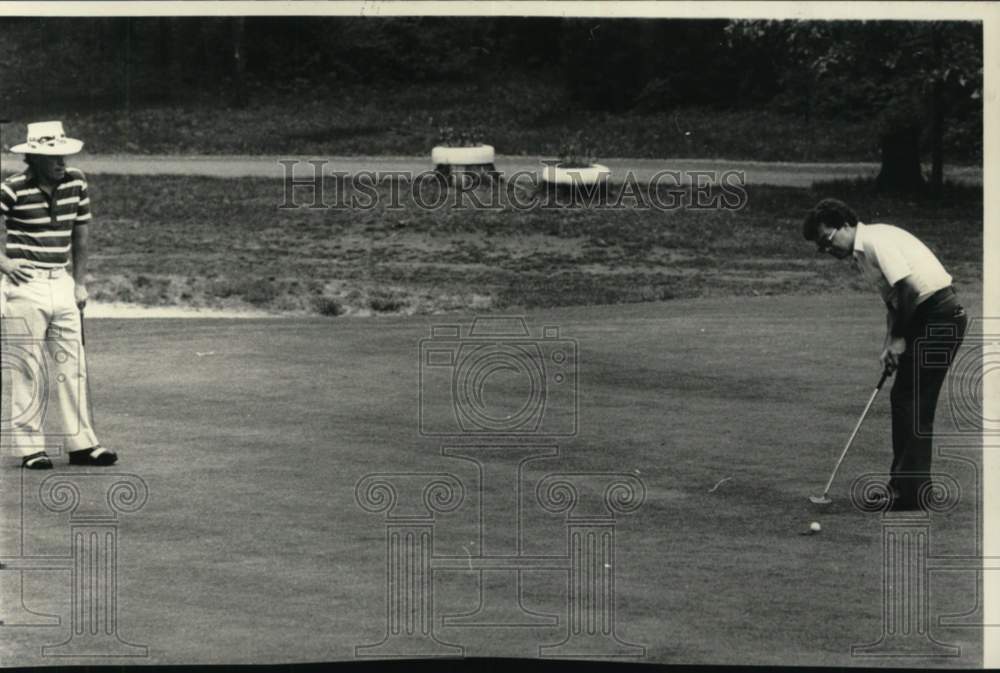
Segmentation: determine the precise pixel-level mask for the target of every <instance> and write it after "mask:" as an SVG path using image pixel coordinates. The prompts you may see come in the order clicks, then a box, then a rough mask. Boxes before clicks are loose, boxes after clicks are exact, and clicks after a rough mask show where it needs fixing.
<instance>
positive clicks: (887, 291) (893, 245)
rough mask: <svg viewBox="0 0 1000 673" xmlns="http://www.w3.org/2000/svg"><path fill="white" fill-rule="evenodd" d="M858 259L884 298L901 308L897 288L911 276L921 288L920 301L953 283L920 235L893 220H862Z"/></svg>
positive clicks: (857, 237) (856, 236) (857, 236)
mask: <svg viewBox="0 0 1000 673" xmlns="http://www.w3.org/2000/svg"><path fill="white" fill-rule="evenodd" d="M854 259H855V261H856V262H857V265H858V269H859V270H860V271H861V274H862V275H863V276H864V277H865V278H867V279H868V281H869V282H870V283H872V284H873V285H874V286H875V287H876V288H877V289H878V291H879V294H881V295H882V301H884V302H885V303H886V304H888V305H890V306H892V307H893V308H896V309H898V308H899V303H898V301H897V298H896V289H895V288H894V287H893V285H895V284H896V283H898V282H899V281H900V280H902V279H903V278H909V279H910V283H912V284H913V286H914V287H915V288H916V290H917V304H918V305H919V304H920V303H921V302H922V301H924V300H925V299H927V298H928V297H930V296H931V295H932V294H934V293H935V292H937V291H938V290H942V289H944V288H946V287H948V286H950V285H951V276H950V275H949V274H948V272H947V271H945V269H944V267H943V266H942V265H941V262H939V261H938V258H937V257H935V256H934V253H933V252H931V251H930V249H929V248H928V247H927V246H926V245H924V244H923V243H922V242H921V241H920V239H918V238H917V237H916V236H914V235H913V234H911V233H910V232H908V231H904V230H903V229H900V228H899V227H894V226H892V225H891V224H863V223H861V222H858V226H857V230H856V232H855V234H854Z"/></svg>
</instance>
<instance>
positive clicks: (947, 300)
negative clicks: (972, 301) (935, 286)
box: [913, 285, 961, 320]
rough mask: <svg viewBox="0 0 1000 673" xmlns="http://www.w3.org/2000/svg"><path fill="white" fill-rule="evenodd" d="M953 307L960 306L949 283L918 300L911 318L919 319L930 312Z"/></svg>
mask: <svg viewBox="0 0 1000 673" xmlns="http://www.w3.org/2000/svg"><path fill="white" fill-rule="evenodd" d="M955 308H961V304H959V303H958V295H957V294H956V293H955V290H954V288H952V287H951V286H950V285H949V286H948V287H946V288H943V289H940V290H938V291H937V292H935V293H934V294H932V295H931V296H929V297H927V299H925V300H923V301H922V302H920V305H919V306H917V308H916V310H915V311H914V312H913V319H914V320H921V319H923V318H924V317H926V316H927V315H929V314H931V313H937V312H938V311H947V310H951V309H955Z"/></svg>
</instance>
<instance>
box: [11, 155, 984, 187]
mask: <svg viewBox="0 0 1000 673" xmlns="http://www.w3.org/2000/svg"><path fill="white" fill-rule="evenodd" d="M546 159H549V160H550V159H551V157H540V156H498V157H497V161H496V167H497V170H499V171H501V172H502V173H504V174H505V175H508V176H510V175H512V174H514V173H517V172H520V171H527V172H529V173H532V174H534V173H538V172H539V170H540V168H541V166H542V162H543V160H546ZM280 161H286V162H287V161H297V162H299V164H300V165H299V167H297V168H295V174H296V175H297V176H299V177H308V176H309V175H310V173H309V171H311V170H312V168H311V167H310V166H309V165H308V164H307V163H306V162H309V161H321V162H324V163H323V164H322V166H323V171H324V172H325V173H327V174H329V173H333V172H343V173H346V174H349V175H353V174H356V173H358V172H361V171H377V172H381V173H386V172H390V171H408V172H412V173H420V172H422V171H426V170H428V169H430V168H432V165H431V163H430V159H429V158H425V157H386V156H382V157H334V156H331V157H322V156H295V155H287V156H223V155H213V156H169V155H156V156H154V155H148V156H147V155H90V154H83V155H80V156H79V157H76V158H75V159H73V165H74V166H77V167H78V168H80V169H82V170H83V171H85V172H87V173H92V174H101V173H105V174H128V175H158V174H172V175H205V176H214V177H220V178H239V177H264V178H267V177H270V178H281V177H284V176H285V171H286V170H287V169H286V167H285V165H283V164H281V163H279V162H280ZM601 163H603V164H604V165H606V166H608V168H610V169H611V174H612V180H613V181H622V180H624V179H625V176H626V175H627V174H628V171H632V173H633V174H634V175H635V179H636V180H638V181H640V182H646V181H649V180H650V179H652V178H653V176H655V175H656V174H657V173H659V172H661V171H680V172H681V173H682V174H683V175H682V180H683V181H684V182H685V183H687V182H690V181H692V180H695V179H697V178H696V177H694V173H695V172H697V171H709V172H720V173H721V172H724V171H743V172H744V173H745V184H748V185H754V184H756V185H774V186H779V187H809V186H810V185H812V183H813V182H815V181H817V180H838V179H851V178H864V177H874V176H875V175H877V174H878V170H879V164H877V163H784V162H765V161H743V160H728V159H602V160H601ZM21 165H22V162H21V158H20V156H18V155H12V154H3V155H0V170H2V171H10V170H15V169H17V167H19V166H21ZM945 178H946V179H949V180H954V181H957V182H962V183H967V184H982V170H981V169H980V168H979V167H975V166H946V167H945ZM664 184H665V185H670V184H673V183H672V182H670V180H669V179H667V180H666V181H665V182H664Z"/></svg>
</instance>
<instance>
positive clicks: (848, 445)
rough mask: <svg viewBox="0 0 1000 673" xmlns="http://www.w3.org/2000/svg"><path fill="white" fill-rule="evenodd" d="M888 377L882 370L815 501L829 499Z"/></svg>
mask: <svg viewBox="0 0 1000 673" xmlns="http://www.w3.org/2000/svg"><path fill="white" fill-rule="evenodd" d="M887 378H889V370H885V371H883V372H882V378H880V379H879V381H878V384H877V385H876V386H875V390H873V391H872V394H871V397H869V398H868V404H866V405H865V410H864V411H862V412H861V417H860V418H859V419H858V422H857V423H856V424H855V425H854V431H853V432H851V436H850V437H848V438H847V443H846V444H845V445H844V450H843V451H841V452H840V458H838V459H837V464H836V465H834V466H833V472H832V473H831V474H830V478H829V479H828V480H827V482H826V488H824V489H823V495H821V496H819V497H818V498H816V499H813V498H810V500H813V502H828V501H829V498H827V497H826V494H827V493H829V492H830V487H831V486H833V480H834V479H835V478H836V477H837V471H838V470H840V464H841V463H843V462H844V457H845V456H847V452H848V450H850V448H851V444H853V443H854V438H855V437H857V435H858V430H860V429H861V424H862V423H864V422H865V417H866V416H868V411H869V410H870V409H871V408H872V404H874V403H875V398H876V397H877V396H878V392H879V391H880V390H882V385H883V384H884V383H885V380H886V379H887Z"/></svg>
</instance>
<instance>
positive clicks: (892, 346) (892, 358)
mask: <svg viewBox="0 0 1000 673" xmlns="http://www.w3.org/2000/svg"><path fill="white" fill-rule="evenodd" d="M905 352H906V339H903V338H900V337H895V338H892V339H890V340H889V343H888V344H887V345H886V347H885V348H884V349H882V355H880V356H879V359H878V361H879V362H880V363H881V364H882V367H883V368H885V369H887V370H888V371H889V373H892V372H894V371H896V368H897V367H899V356H901V355H902V354H903V353H905Z"/></svg>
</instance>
